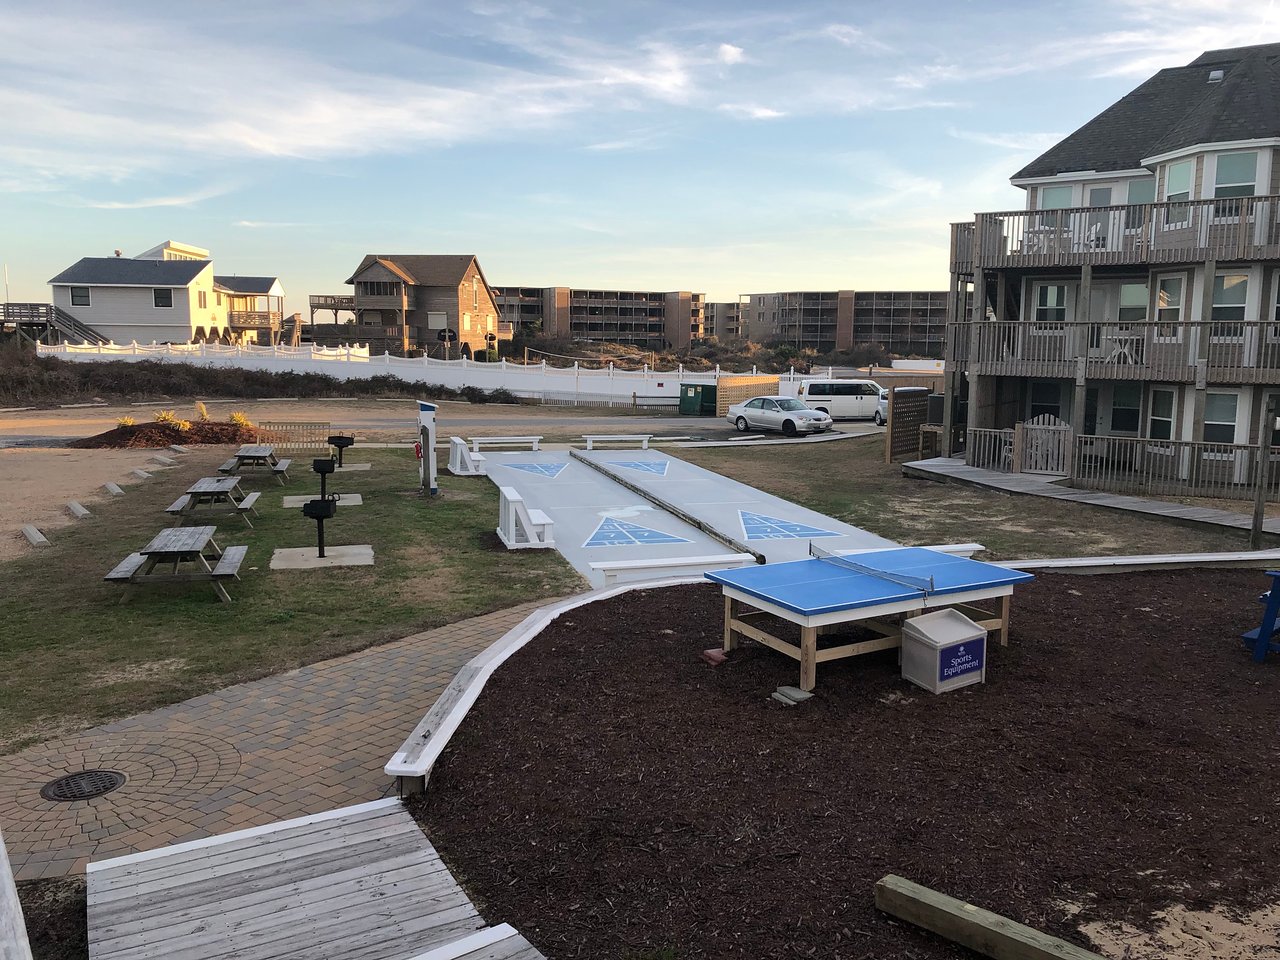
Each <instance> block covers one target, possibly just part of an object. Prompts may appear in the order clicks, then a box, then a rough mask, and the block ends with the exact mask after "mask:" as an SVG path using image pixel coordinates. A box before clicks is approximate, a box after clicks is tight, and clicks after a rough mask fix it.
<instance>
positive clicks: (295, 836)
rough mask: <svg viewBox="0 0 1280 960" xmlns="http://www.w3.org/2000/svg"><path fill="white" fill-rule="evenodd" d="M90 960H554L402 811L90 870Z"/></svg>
mask: <svg viewBox="0 0 1280 960" xmlns="http://www.w3.org/2000/svg"><path fill="white" fill-rule="evenodd" d="M86 880H87V884H88V920H89V957H90V960H143V958H154V957H166V958H174V960H187V958H190V960H195V958H201V960H231V958H233V957H234V958H236V960H274V958H282V960H283V958H286V957H287V958H290V960H300V958H312V960H412V958H416V957H421V956H424V955H425V956H429V957H431V958H433V960H435V958H440V960H445V958H455V957H456V958H459V960H461V958H472V957H475V958H479V957H503V958H510V960H544V958H543V957H542V955H541V954H540V953H538V951H537V950H536V949H535V948H534V947H533V946H532V945H530V944H529V942H528V941H527V940H525V939H524V938H523V937H521V936H520V935H519V934H518V933H517V932H516V931H515V930H514V929H512V928H510V927H507V926H506V925H503V926H501V927H492V928H486V927H485V922H484V920H483V919H482V918H481V917H480V914H479V913H478V912H477V911H476V909H475V907H474V906H473V905H472V904H471V901H470V900H469V899H468V898H467V895H466V894H465V893H464V892H463V891H462V888H461V887H459V886H458V884H457V883H456V882H455V881H454V879H453V877H452V876H451V875H450V874H449V871H448V869H447V868H446V867H445V865H444V863H443V862H442V861H441V860H440V857H439V856H438V855H437V853H436V851H435V848H434V847H432V845H431V843H430V842H429V841H428V840H427V838H426V837H425V836H424V835H423V833H422V830H421V829H420V828H419V827H418V825H417V823H415V822H414V820H413V818H412V817H411V816H409V814H408V812H407V811H406V810H405V808H404V806H403V804H402V803H401V802H400V801H399V800H397V799H394V798H393V799H389V800H377V801H374V802H373V803H365V804H359V805H357V806H354V807H344V808H342V809H339V810H333V811H330V812H328V813H323V814H318V815H316V816H311V817H303V818H301V819H298V820H289V821H285V822H284V823H279V824H272V825H269V826H265V827H255V828H253V829H250V830H241V831H238V832H236V833H229V834H225V835H223V836H219V837H209V838H207V839H204V840H196V841H193V842H191V843H184V844H178V845H176V846H172V847H165V848H161V849H159V850H150V851H147V852H144V853H137V854H132V855H130V856H126V857H119V858H116V859H114V860H105V861H100V862H97V863H91V864H89V867H88V870H87V872H86Z"/></svg>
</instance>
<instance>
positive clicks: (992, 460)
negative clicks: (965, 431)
mask: <svg viewBox="0 0 1280 960" xmlns="http://www.w3.org/2000/svg"><path fill="white" fill-rule="evenodd" d="M964 462H965V463H967V464H968V465H969V466H971V467H980V468H981V469H983V470H995V471H996V472H998V473H1012V472H1013V430H987V429H982V428H978V427H971V428H970V429H969V439H968V442H967V443H966V444H965V451H964Z"/></svg>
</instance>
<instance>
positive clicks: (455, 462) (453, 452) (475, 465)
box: [449, 437, 488, 477]
mask: <svg viewBox="0 0 1280 960" xmlns="http://www.w3.org/2000/svg"><path fill="white" fill-rule="evenodd" d="M486 459H487V458H486V457H485V455H484V454H483V453H473V452H472V450H471V448H470V447H468V446H467V441H465V440H463V439H462V438H461V437H450V438H449V472H450V473H452V474H453V475H454V476H456V477H483V476H485V475H486V474H487V473H488V467H487V466H486V465H485V461H486Z"/></svg>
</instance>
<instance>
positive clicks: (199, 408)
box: [196, 400, 209, 423]
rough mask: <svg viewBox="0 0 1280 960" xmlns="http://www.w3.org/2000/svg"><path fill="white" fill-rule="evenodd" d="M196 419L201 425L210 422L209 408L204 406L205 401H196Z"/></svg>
mask: <svg viewBox="0 0 1280 960" xmlns="http://www.w3.org/2000/svg"><path fill="white" fill-rule="evenodd" d="M196 419H197V420H199V421H200V422H201V423H208V422H209V408H208V407H206V406H205V405H204V401H203V400H197V401H196Z"/></svg>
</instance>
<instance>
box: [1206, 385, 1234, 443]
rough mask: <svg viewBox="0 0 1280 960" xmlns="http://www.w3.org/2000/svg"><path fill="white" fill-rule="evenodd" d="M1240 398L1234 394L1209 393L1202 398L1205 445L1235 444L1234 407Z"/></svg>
mask: <svg viewBox="0 0 1280 960" xmlns="http://www.w3.org/2000/svg"><path fill="white" fill-rule="evenodd" d="M1239 402H1240V398H1239V397H1238V396H1237V395H1236V394H1234V393H1209V394H1206V395H1205V398H1204V439H1205V442H1206V443H1235V442H1236V406H1237V405H1238V404H1239Z"/></svg>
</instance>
